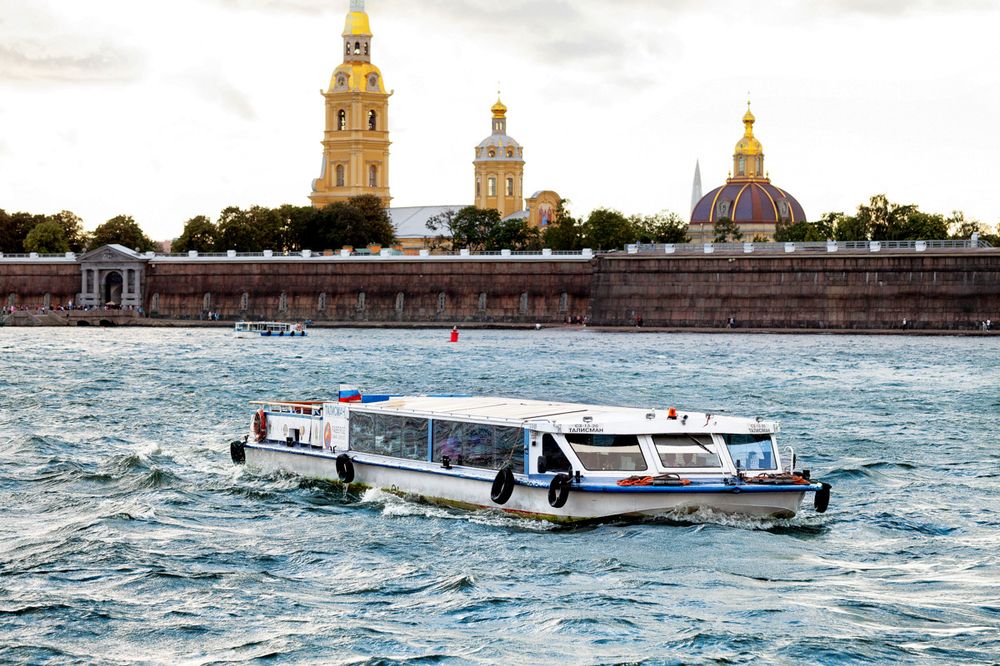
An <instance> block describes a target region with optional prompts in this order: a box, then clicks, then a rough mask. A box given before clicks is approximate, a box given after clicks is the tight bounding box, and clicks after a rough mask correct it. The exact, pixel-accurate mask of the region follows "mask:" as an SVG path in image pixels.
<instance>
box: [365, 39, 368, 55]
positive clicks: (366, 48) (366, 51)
mask: <svg viewBox="0 0 1000 666" xmlns="http://www.w3.org/2000/svg"><path fill="white" fill-rule="evenodd" d="M365 55H368V42H365Z"/></svg>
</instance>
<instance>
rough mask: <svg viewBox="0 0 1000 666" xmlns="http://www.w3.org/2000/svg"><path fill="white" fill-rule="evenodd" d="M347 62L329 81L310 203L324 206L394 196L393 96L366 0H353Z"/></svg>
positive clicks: (346, 35) (346, 39)
mask: <svg viewBox="0 0 1000 666" xmlns="http://www.w3.org/2000/svg"><path fill="white" fill-rule="evenodd" d="M343 37H344V45H343V48H344V63H343V64H342V65H340V66H339V67H337V69H336V70H334V72H333V76H332V77H331V78H330V87H329V89H327V91H326V92H323V93H322V95H323V97H324V98H325V100H326V131H325V132H324V134H323V166H322V168H321V171H320V177H319V178H317V179H316V180H314V181H313V184H312V194H310V195H309V200H310V201H312V204H313V206H316V207H317V208H321V207H323V206H327V205H329V204H332V203H336V202H338V201H347V200H348V199H350V198H351V197H354V196H357V195H359V194H374V195H375V196H377V197H378V198H379V199H381V200H382V205H383V206H385V207H387V208H388V206H389V202H390V200H391V197H390V196H389V97H391V96H392V93H391V92H390V93H387V92H386V91H385V85H384V83H383V82H382V72H380V71H379V68H378V67H376V66H375V65H373V64H372V63H371V43H372V31H371V27H370V26H369V24H368V14H366V13H365V2H364V0H351V11H350V13H348V15H347V21H346V23H345V25H344V34H343Z"/></svg>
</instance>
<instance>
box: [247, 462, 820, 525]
mask: <svg viewBox="0 0 1000 666" xmlns="http://www.w3.org/2000/svg"><path fill="white" fill-rule="evenodd" d="M351 457H352V459H353V468H354V472H355V476H354V479H353V481H352V483H351V485H352V486H354V485H357V486H359V487H368V488H378V489H381V490H385V491H387V492H390V493H394V494H398V495H404V496H407V495H408V496H416V497H419V498H421V499H424V500H427V501H431V502H434V503H438V504H445V505H450V506H455V507H460V508H465V509H494V510H497V509H499V510H501V511H504V512H507V513H511V514H516V515H520V516H523V517H526V518H534V519H541V520H549V521H553V522H576V521H592V520H601V519H609V518H616V517H647V516H657V515H662V514H676V513H687V512H695V511H698V510H702V509H709V510H712V511H717V512H720V513H727V514H739V515H749V516H760V517H775V518H790V517H792V516H794V515H795V514H796V513H797V512H798V510H799V507H800V506H801V504H802V499H803V497H804V495H805V493H806V492H807V490H806V487H803V488H802V489H798V488H796V489H788V488H784V489H777V488H763V487H747V486H743V487H729V488H721V487H719V486H715V487H714V488H713V489H711V490H708V489H706V490H705V491H699V490H698V488H697V487H696V486H688V487H655V488H653V487H648V488H630V489H624V488H616V487H614V486H610V487H609V486H604V487H593V488H588V487H587V486H586V485H584V486H583V487H574V488H573V489H572V490H571V491H570V493H569V497H568V500H567V501H566V504H565V505H564V506H563V507H560V508H553V507H552V506H550V505H549V501H548V497H549V489H548V485H547V483H548V481H547V480H546V479H539V480H531V479H519V482H518V484H517V485H516V486H515V488H514V492H513V494H512V496H511V498H510V500H509V501H508V502H507V503H506V504H504V505H503V506H500V505H497V504H495V503H494V502H493V501H492V500H491V499H490V491H491V487H492V484H493V478H494V476H493V475H494V474H495V473H494V472H490V471H487V470H472V469H458V468H453V469H452V470H450V471H448V472H444V471H439V470H438V469H413V468H406V467H403V466H399V465H396V464H393V463H392V462H391V461H378V460H365V459H363V458H361V457H358V456H353V455H352V456H351ZM246 463H247V465H248V467H250V468H251V469H254V470H257V471H260V472H264V473H271V472H289V473H293V474H297V475H300V476H303V477H307V478H313V479H321V480H328V481H334V482H340V478H339V476H338V473H337V466H336V458H335V457H334V456H332V455H329V454H326V453H312V452H307V451H302V450H301V449H299V448H289V449H282V448H278V447H271V446H254V445H247V447H246ZM435 467H437V466H435Z"/></svg>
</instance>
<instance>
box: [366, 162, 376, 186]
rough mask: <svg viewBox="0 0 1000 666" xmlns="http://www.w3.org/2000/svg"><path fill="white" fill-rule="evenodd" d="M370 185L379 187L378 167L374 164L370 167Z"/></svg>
mask: <svg viewBox="0 0 1000 666" xmlns="http://www.w3.org/2000/svg"><path fill="white" fill-rule="evenodd" d="M368 187H378V167H377V166H375V165H374V164H372V165H371V166H370V167H368Z"/></svg>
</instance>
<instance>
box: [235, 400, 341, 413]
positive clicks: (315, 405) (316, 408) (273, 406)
mask: <svg viewBox="0 0 1000 666" xmlns="http://www.w3.org/2000/svg"><path fill="white" fill-rule="evenodd" d="M250 404H251V405H254V406H256V407H265V408H266V409H267V412H268V413H271V414H294V415H303V414H304V415H305V416H319V415H321V414H322V413H323V403H322V402H278V401H261V400H255V401H253V402H251V403H250Z"/></svg>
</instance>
